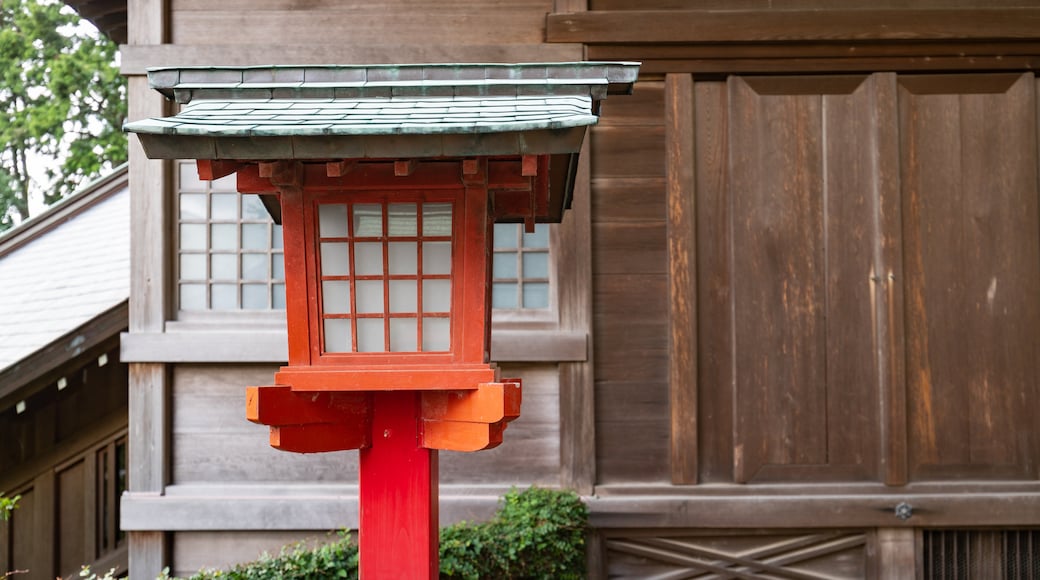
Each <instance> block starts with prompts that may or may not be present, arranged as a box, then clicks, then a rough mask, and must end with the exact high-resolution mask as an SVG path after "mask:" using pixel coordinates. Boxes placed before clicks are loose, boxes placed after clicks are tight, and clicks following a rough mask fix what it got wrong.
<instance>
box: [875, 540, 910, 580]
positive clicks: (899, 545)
mask: <svg viewBox="0 0 1040 580" xmlns="http://www.w3.org/2000/svg"><path fill="white" fill-rule="evenodd" d="M876 560H877V577H878V578H891V579H892V580H914V578H916V577H917V575H916V573H915V569H916V567H917V545H916V541H915V538H914V530H912V529H906V528H881V529H879V530H878V531H877V558H876Z"/></svg>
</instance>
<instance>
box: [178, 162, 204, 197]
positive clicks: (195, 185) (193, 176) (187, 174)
mask: <svg viewBox="0 0 1040 580" xmlns="http://www.w3.org/2000/svg"><path fill="white" fill-rule="evenodd" d="M177 173H178V176H179V178H180V179H179V181H180V183H179V186H180V188H181V191H206V183H205V182H204V181H202V180H201V179H199V170H198V168H196V166H195V163H194V162H191V163H178V164H177Z"/></svg>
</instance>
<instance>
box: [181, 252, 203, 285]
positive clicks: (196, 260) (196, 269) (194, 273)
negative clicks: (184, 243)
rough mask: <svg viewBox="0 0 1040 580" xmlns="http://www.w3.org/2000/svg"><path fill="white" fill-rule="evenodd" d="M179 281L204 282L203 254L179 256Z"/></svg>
mask: <svg viewBox="0 0 1040 580" xmlns="http://www.w3.org/2000/svg"><path fill="white" fill-rule="evenodd" d="M181 279H182V280H205V279H206V255H205V254H181Z"/></svg>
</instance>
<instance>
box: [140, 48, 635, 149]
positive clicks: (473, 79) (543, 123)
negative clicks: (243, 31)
mask: <svg viewBox="0 0 1040 580" xmlns="http://www.w3.org/2000/svg"><path fill="white" fill-rule="evenodd" d="M638 70H639V65H638V64H636V63H603V62H577V63H529V64H419V65H370V66H334V65H330V66H262V67H181V68H157V69H150V70H149V71H148V78H149V84H150V85H151V86H152V87H153V88H154V89H156V90H157V91H159V92H160V93H162V94H163V95H165V96H166V97H167V98H170V99H172V100H175V101H177V102H178V103H181V104H182V105H183V108H182V110H181V112H179V113H178V114H176V115H174V116H172V117H165V118H161V119H145V120H141V121H136V122H133V123H128V124H127V125H126V126H125V129H126V130H127V131H130V132H134V133H138V134H139V137H140V140H141V143H142V145H143V146H144V148H145V152H146V154H148V156H149V157H153V158H167V159H172V158H194V159H232V160H236V159H237V160H244V159H248V160H270V159H279V160H281V159H300V160H307V159H336V158H354V159H365V158H388V157H392V158H405V157H411V158H423V157H459V156H472V155H517V154H558V153H576V152H577V151H578V150H579V149H580V147H581V141H582V138H583V137H584V133H585V127H587V126H588V125H592V124H595V123H596V120H597V116H596V113H597V112H598V102H599V101H600V100H601V99H603V98H606V96H607V95H608V94H616V93H620V94H625V93H629V92H631V89H632V84H633V83H634V82H635V80H636V75H637V74H638Z"/></svg>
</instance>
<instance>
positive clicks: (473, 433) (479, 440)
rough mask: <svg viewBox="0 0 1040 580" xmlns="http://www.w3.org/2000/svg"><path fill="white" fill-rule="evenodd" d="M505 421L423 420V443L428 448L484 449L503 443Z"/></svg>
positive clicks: (445, 449) (449, 449) (448, 449)
mask: <svg viewBox="0 0 1040 580" xmlns="http://www.w3.org/2000/svg"><path fill="white" fill-rule="evenodd" d="M505 425H506V424H505V422H504V421H501V422H498V423H466V422H462V421H423V433H422V443H423V446H424V447H426V448H427V449H441V450H444V451H470V452H472V451H483V450H485V449H494V448H495V447H498V446H499V445H500V444H501V443H502V432H503V431H504V430H505V428H506V427H505Z"/></svg>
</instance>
